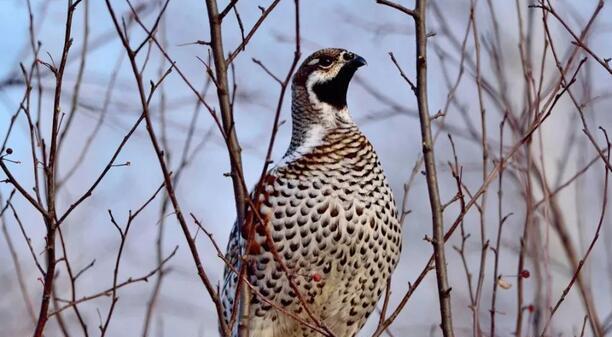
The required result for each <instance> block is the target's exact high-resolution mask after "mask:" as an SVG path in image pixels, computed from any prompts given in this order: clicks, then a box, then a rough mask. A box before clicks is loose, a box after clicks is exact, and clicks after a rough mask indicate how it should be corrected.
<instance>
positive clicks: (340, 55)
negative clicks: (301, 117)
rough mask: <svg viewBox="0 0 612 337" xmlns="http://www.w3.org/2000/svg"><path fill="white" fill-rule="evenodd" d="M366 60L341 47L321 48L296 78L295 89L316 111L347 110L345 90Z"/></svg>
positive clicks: (294, 78) (308, 58)
mask: <svg viewBox="0 0 612 337" xmlns="http://www.w3.org/2000/svg"><path fill="white" fill-rule="evenodd" d="M365 64H366V61H365V59H364V58H363V57H361V56H359V55H357V54H354V53H352V52H350V51H347V50H344V49H340V48H327V49H321V50H319V51H317V52H315V53H313V54H312V55H310V56H308V57H307V58H306V59H305V60H304V62H303V63H302V65H301V66H300V68H299V69H298V71H297V72H296V73H295V75H294V77H293V90H294V93H295V92H301V93H303V94H305V96H306V98H307V100H308V102H303V103H306V104H309V105H310V106H312V107H313V108H315V109H316V110H320V111H321V110H329V109H332V110H336V111H340V110H344V109H345V108H346V92H347V90H348V85H349V82H350V81H351V78H352V77H353V75H354V74H355V71H357V69H358V68H359V67H361V66H363V65H365Z"/></svg>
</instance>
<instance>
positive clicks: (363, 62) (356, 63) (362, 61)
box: [350, 55, 368, 68]
mask: <svg viewBox="0 0 612 337" xmlns="http://www.w3.org/2000/svg"><path fill="white" fill-rule="evenodd" d="M350 64H351V65H353V66H354V67H355V68H359V67H361V66H365V65H367V64H368V62H366V60H365V59H364V58H363V57H361V56H359V55H355V58H354V59H353V60H352V61H351V62H350Z"/></svg>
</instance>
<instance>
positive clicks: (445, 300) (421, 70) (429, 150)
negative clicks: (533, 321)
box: [376, 0, 454, 337]
mask: <svg viewBox="0 0 612 337" xmlns="http://www.w3.org/2000/svg"><path fill="white" fill-rule="evenodd" d="M376 2H377V3H380V4H383V5H386V6H389V7H391V8H394V9H396V10H399V11H401V12H402V13H404V14H407V15H409V16H411V17H412V18H413V19H414V24H415V27H416V30H415V38H416V73H417V80H416V85H411V87H412V90H413V91H414V93H415V95H416V98H417V105H418V108H419V121H420V124H421V140H422V146H423V161H424V163H425V177H426V180H427V191H428V194H429V204H430V206H431V217H432V234H433V235H432V236H433V238H432V245H433V250H434V261H435V268H436V279H437V283H438V297H439V301H440V316H441V319H442V323H441V325H440V326H441V328H442V333H443V334H444V337H453V336H454V332H453V323H452V312H451V301H450V291H451V288H450V287H449V286H448V274H447V266H446V254H445V251H444V219H443V214H442V205H441V203H440V191H439V188H438V176H437V173H436V160H435V156H434V143H433V139H432V135H431V117H430V115H429V107H428V103H427V25H426V11H425V9H426V7H427V0H416V4H415V8H414V9H409V8H406V7H403V6H401V5H399V4H397V3H394V2H391V1H388V0H377V1H376Z"/></svg>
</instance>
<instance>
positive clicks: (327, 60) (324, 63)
mask: <svg viewBox="0 0 612 337" xmlns="http://www.w3.org/2000/svg"><path fill="white" fill-rule="evenodd" d="M333 62H334V60H332V58H331V57H327V56H323V57H321V58H320V59H319V66H320V67H321V68H329V66H331V64H332V63H333Z"/></svg>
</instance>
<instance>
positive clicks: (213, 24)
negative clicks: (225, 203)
mask: <svg viewBox="0 0 612 337" xmlns="http://www.w3.org/2000/svg"><path fill="white" fill-rule="evenodd" d="M206 8H207V10H208V23H209V26H210V46H211V49H212V56H213V63H214V65H215V84H216V86H217V97H218V99H219V107H220V109H221V120H222V122H223V129H224V131H225V135H226V137H227V138H226V140H227V147H228V151H229V153H228V154H229V156H230V162H231V177H232V183H233V186H234V199H235V204H236V223H237V224H238V227H239V228H242V226H243V225H244V215H245V210H246V208H245V206H246V198H247V193H246V187H245V186H244V183H243V182H244V178H243V174H242V158H241V151H242V150H241V148H240V143H239V142H238V137H237V136H236V128H235V124H234V111H233V109H232V104H231V102H230V90H229V85H228V79H227V65H228V63H227V62H226V61H225V56H224V54H225V52H224V50H223V35H222V33H221V23H222V21H223V17H222V16H221V15H220V14H219V9H218V8H217V0H206ZM238 291H239V293H240V294H239V296H236V298H239V299H240V307H239V312H238V313H239V316H240V320H239V325H238V331H239V336H242V337H246V336H248V321H249V301H250V290H249V287H248V286H247V285H246V284H242V286H241V288H240V289H239V290H238Z"/></svg>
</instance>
